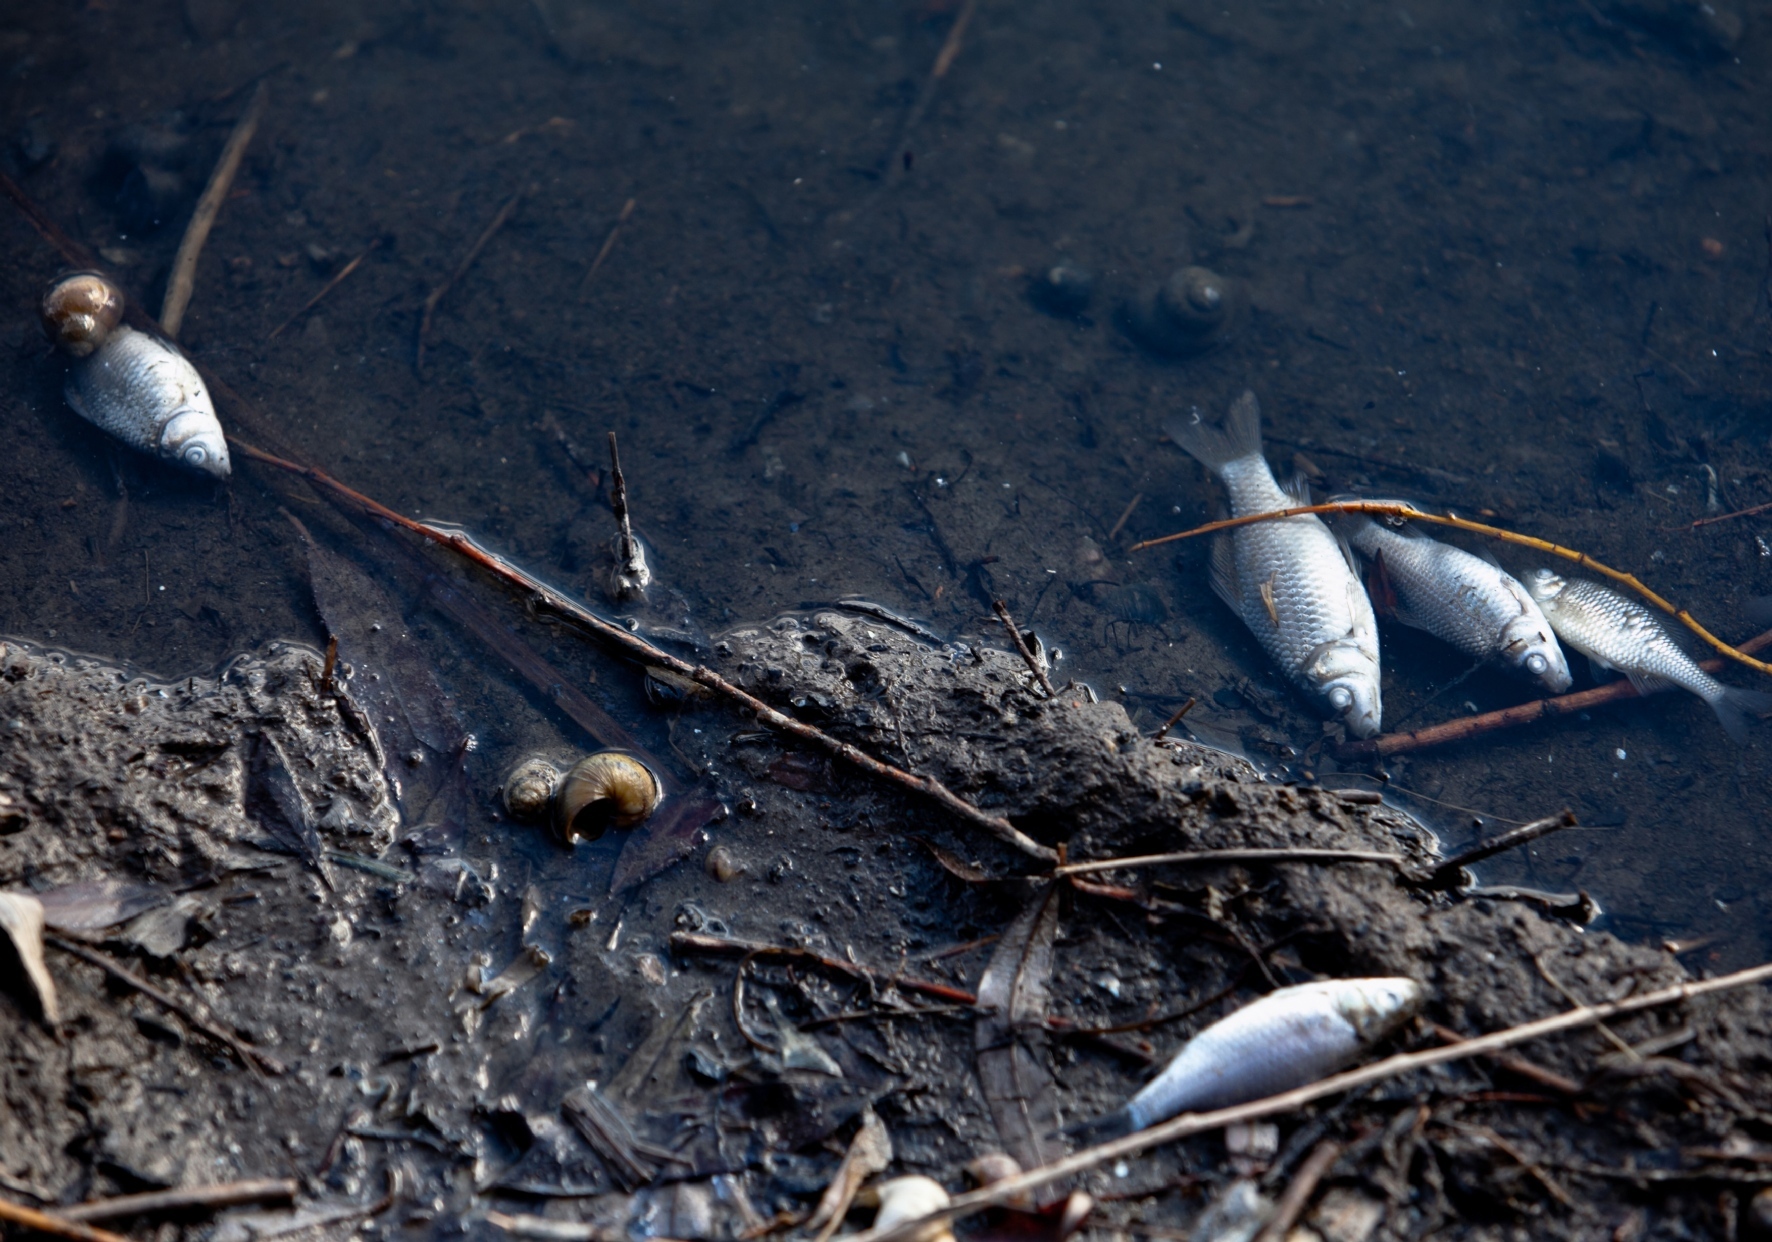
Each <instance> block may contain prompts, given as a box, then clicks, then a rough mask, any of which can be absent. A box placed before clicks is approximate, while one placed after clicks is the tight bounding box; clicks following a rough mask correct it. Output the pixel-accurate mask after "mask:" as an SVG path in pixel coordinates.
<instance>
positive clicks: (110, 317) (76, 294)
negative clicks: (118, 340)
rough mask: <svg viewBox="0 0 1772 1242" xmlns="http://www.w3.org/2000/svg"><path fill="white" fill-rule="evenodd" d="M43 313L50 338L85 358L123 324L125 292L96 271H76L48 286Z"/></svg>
mask: <svg viewBox="0 0 1772 1242" xmlns="http://www.w3.org/2000/svg"><path fill="white" fill-rule="evenodd" d="M41 310H42V315H43V330H44V331H45V332H47V333H48V334H49V339H50V340H52V341H54V342H55V343H56V345H58V346H59V347H60V348H61V349H63V350H64V351H66V352H67V353H70V354H72V355H73V356H74V357H76V358H84V357H86V355H88V354H90V353H91V352H92V351H93V350H95V349H97V348H98V347H99V346H100V345H103V344H104V343H105V340H106V339H107V338H108V337H109V336H110V335H111V330H112V329H113V328H115V327H116V326H117V325H118V324H119V323H121V322H122V320H123V291H122V290H121V289H119V288H117V286H116V285H114V284H112V283H111V282H110V281H109V280H106V279H105V278H104V277H103V276H101V275H99V274H98V273H97V272H74V273H72V274H70V275H67V276H63V277H62V278H61V279H59V280H57V281H56V282H55V283H54V284H53V285H51V286H50V287H49V292H48V293H45V294H44V295H43V305H42V308H41Z"/></svg>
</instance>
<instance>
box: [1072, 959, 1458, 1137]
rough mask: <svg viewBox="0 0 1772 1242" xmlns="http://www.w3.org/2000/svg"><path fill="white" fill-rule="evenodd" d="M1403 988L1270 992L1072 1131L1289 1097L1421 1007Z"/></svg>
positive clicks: (1349, 982)
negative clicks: (1129, 1096) (1134, 1092)
mask: <svg viewBox="0 0 1772 1242" xmlns="http://www.w3.org/2000/svg"><path fill="white" fill-rule="evenodd" d="M1425 998H1426V992H1425V991H1424V990H1423V988H1422V986H1421V985H1420V984H1419V983H1417V982H1415V980H1413V979H1404V978H1380V979H1325V980H1322V981H1321V982H1318V983H1301V984H1299V985H1297V986H1296V987H1290V988H1281V989H1280V990H1279V991H1277V992H1270V993H1268V995H1266V996H1264V997H1262V998H1261V999H1260V1000H1258V1001H1256V1002H1254V1003H1253V1004H1249V1005H1245V1006H1243V1008H1241V1009H1239V1010H1237V1011H1236V1012H1235V1013H1233V1014H1231V1015H1230V1016H1229V1017H1227V1018H1222V1019H1220V1020H1219V1021H1217V1022H1214V1023H1213V1024H1212V1025H1211V1026H1209V1027H1207V1028H1206V1029H1205V1030H1203V1031H1201V1032H1200V1033H1199V1034H1198V1035H1196V1036H1194V1037H1193V1038H1192V1039H1190V1040H1188V1042H1187V1043H1186V1044H1185V1045H1184V1046H1183V1047H1182V1050H1181V1051H1180V1052H1179V1053H1177V1054H1176V1056H1175V1059H1174V1060H1173V1061H1171V1062H1169V1064H1168V1066H1167V1067H1166V1068H1165V1069H1164V1070H1163V1072H1162V1073H1161V1074H1158V1075H1157V1076H1156V1077H1155V1078H1153V1079H1151V1081H1150V1082H1149V1083H1148V1084H1146V1086H1145V1088H1144V1090H1142V1091H1140V1092H1139V1093H1138V1094H1137V1095H1135V1096H1133V1097H1132V1099H1131V1100H1130V1101H1128V1102H1127V1103H1126V1104H1125V1105H1124V1106H1123V1107H1121V1108H1117V1109H1115V1110H1114V1111H1113V1112H1111V1113H1109V1114H1107V1115H1106V1116H1105V1117H1099V1118H1096V1119H1095V1120H1093V1121H1087V1122H1084V1123H1082V1124H1081V1125H1079V1126H1075V1127H1072V1129H1071V1131H1070V1132H1071V1133H1073V1134H1082V1135H1086V1136H1087V1137H1088V1138H1089V1139H1090V1141H1099V1140H1102V1139H1109V1138H1116V1137H1118V1136H1120V1135H1122V1134H1132V1133H1134V1132H1136V1131H1138V1130H1143V1129H1147V1128H1148V1127H1150V1126H1154V1125H1156V1124H1157V1123H1158V1122H1160V1121H1166V1120H1168V1119H1169V1118H1170V1117H1173V1116H1175V1115H1176V1114H1178V1113H1186V1112H1206V1111H1209V1110H1211V1109H1215V1108H1228V1107H1230V1106H1231V1105H1233V1104H1242V1103H1244V1102H1246V1101H1249V1100H1259V1099H1262V1098H1264V1097H1266V1096H1270V1095H1277V1094H1279V1093H1280V1092H1282V1091H1290V1090H1292V1089H1293V1088H1294V1087H1302V1086H1304V1085H1306V1084H1307V1083H1312V1082H1316V1081H1317V1080H1318V1079H1320V1078H1326V1077H1328V1076H1329V1075H1330V1074H1333V1073H1335V1072H1336V1071H1337V1070H1341V1069H1345V1068H1346V1067H1347V1066H1349V1065H1351V1064H1352V1063H1353V1062H1354V1061H1355V1060H1356V1059H1357V1058H1358V1057H1359V1056H1360V1054H1361V1053H1362V1052H1364V1051H1365V1050H1366V1049H1367V1048H1370V1047H1371V1046H1372V1045H1373V1044H1375V1043H1377V1042H1378V1041H1379V1040H1381V1039H1383V1038H1385V1037H1386V1036H1387V1035H1389V1034H1391V1033H1392V1032H1393V1031H1395V1030H1396V1029H1397V1028H1398V1027H1400V1026H1402V1025H1403V1023H1404V1022H1406V1021H1408V1020H1409V1019H1410V1018H1411V1017H1413V1016H1414V1015H1415V1013H1416V1012H1417V1011H1418V1010H1419V1009H1420V1008H1421V1004H1422V1001H1423V1000H1424V999H1425Z"/></svg>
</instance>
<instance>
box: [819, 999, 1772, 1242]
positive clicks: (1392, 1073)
mask: <svg viewBox="0 0 1772 1242" xmlns="http://www.w3.org/2000/svg"><path fill="white" fill-rule="evenodd" d="M1767 979H1772V964H1768V965H1761V966H1755V967H1752V968H1751V969H1748V970H1740V971H1736V972H1735V973H1734V974H1729V975H1722V976H1720V977H1718V978H1715V979H1701V980H1696V981H1693V982H1689V983H1678V984H1675V985H1673V986H1672V987H1666V988H1659V989H1657V990H1656V991H1653V992H1645V993H1643V994H1642V995H1640V996H1631V997H1626V998H1625V999H1624V1000H1619V1001H1609V1002H1607V1003H1605V1004H1600V1005H1584V1006H1581V1007H1579V1008H1576V1009H1571V1010H1567V1011H1565V1012H1563V1013H1559V1014H1553V1015H1551V1016H1550V1017H1548V1018H1539V1019H1537V1020H1536V1021H1533V1022H1524V1023H1521V1024H1520V1025H1518V1026H1511V1027H1508V1028H1507V1029H1506V1030H1501V1031H1495V1032H1493V1033H1492V1034H1489V1035H1481V1036H1478V1037H1476V1038H1474V1039H1470V1040H1466V1041H1465V1042H1464V1043H1462V1044H1449V1045H1445V1046H1442V1047H1439V1048H1427V1049H1423V1050H1421V1051H1419V1052H1400V1053H1397V1054H1396V1055H1395V1056H1390V1057H1386V1058H1385V1059H1384V1060H1382V1061H1375V1062H1373V1063H1372V1064H1370V1065H1364V1066H1361V1067H1360V1068H1358V1069H1352V1070H1347V1071H1345V1072H1343V1073H1340V1074H1333V1075H1331V1076H1330V1077H1328V1078H1324V1079H1321V1080H1319V1081H1317V1082H1314V1083H1311V1084H1310V1085H1308V1086H1304V1087H1298V1088H1295V1089H1294V1090H1291V1091H1285V1092H1281V1093H1280V1094H1279V1095H1271V1096H1268V1097H1267V1098H1266V1099H1261V1100H1253V1101H1251V1102H1249V1103H1247V1104H1238V1105H1235V1106H1233V1107H1230V1108H1219V1109H1214V1110H1212V1111H1210V1112H1204V1113H1183V1114H1182V1115H1181V1116H1179V1117H1175V1118H1172V1119H1170V1120H1169V1121H1165V1122H1163V1123H1161V1124H1160V1125H1155V1126H1152V1127H1151V1128H1150V1129H1148V1130H1140V1131H1139V1132H1138V1133H1136V1134H1129V1135H1126V1136H1125V1137H1124V1138H1118V1139H1114V1140H1112V1141H1110V1142H1106V1143H1100V1144H1098V1145H1096V1146H1094V1147H1088V1148H1085V1149H1084V1150H1082V1151H1080V1152H1077V1153H1076V1154H1075V1155H1072V1156H1067V1157H1066V1158H1065V1159H1063V1160H1058V1161H1054V1162H1053V1163H1052V1164H1049V1165H1047V1166H1045V1167H1044V1168H1040V1169H1034V1170H1032V1171H1030V1172H1027V1173H1023V1174H1021V1175H1020V1176H1018V1177H1009V1178H1004V1179H1003V1180H1002V1181H998V1182H993V1183H991V1184H990V1185H989V1186H986V1187H984V1188H982V1189H980V1190H975V1191H972V1192H971V1193H969V1194H963V1195H959V1196H957V1197H956V1198H955V1199H954V1201H953V1202H952V1203H950V1204H949V1205H948V1206H947V1207H945V1208H943V1209H941V1210H940V1211H937V1212H931V1213H929V1214H927V1215H925V1216H921V1217H918V1218H917V1219H915V1220H908V1221H905V1222H903V1223H901V1224H898V1225H894V1226H893V1227H892V1228H890V1229H869V1230H867V1231H865V1232H863V1233H859V1234H856V1235H854V1238H853V1242H903V1240H905V1239H910V1238H914V1237H919V1236H921V1235H922V1233H923V1230H924V1228H925V1226H927V1225H930V1224H933V1223H935V1222H937V1221H950V1220H957V1219H959V1218H960V1217H963V1216H971V1215H973V1214H975V1213H977V1212H981V1211H983V1210H984V1209H986V1208H989V1207H995V1206H997V1205H999V1204H1002V1203H1007V1202H1009V1201H1010V1200H1012V1199H1014V1198H1017V1197H1019V1196H1022V1195H1025V1194H1027V1193H1028V1192H1029V1191H1032V1190H1037V1189H1039V1188H1040V1187H1042V1186H1046V1185H1050V1184H1051V1183H1053V1182H1056V1181H1061V1180H1063V1179H1065V1178H1068V1177H1071V1176H1073V1175H1075V1174H1077V1173H1081V1172H1084V1171H1085V1170H1088V1169H1093V1168H1096V1167H1098V1166H1100V1165H1103V1164H1107V1163H1109V1162H1111V1161H1115V1160H1120V1159H1123V1158H1125V1157H1127V1156H1134V1155H1137V1154H1138V1153H1139V1152H1141V1151H1145V1150H1147V1149H1149V1148H1152V1147H1157V1146H1160V1145H1162V1144H1164V1143H1169V1142H1173V1141H1174V1140H1176V1139H1179V1138H1185V1137H1187V1136H1188V1135H1192V1134H1202V1133H1205V1132H1206V1131H1209V1130H1218V1129H1222V1128H1224V1127H1225V1126H1228V1125H1234V1124H1237V1123H1239V1122H1246V1121H1257V1120H1260V1119H1261V1118H1263V1117H1273V1116H1277V1115H1279V1114H1281V1113H1288V1112H1291V1111H1293V1110H1294V1109H1298V1108H1302V1107H1304V1106H1305V1105H1306V1104H1312V1103H1315V1102H1316V1101H1317V1100H1321V1099H1324V1098H1325V1097H1327V1096H1331V1095H1339V1094H1341V1093H1342V1092H1344V1091H1351V1090H1354V1089H1355V1088H1358V1087H1364V1086H1368V1085H1370V1084H1372V1083H1376V1082H1384V1081H1386V1080H1387V1079H1391V1078H1395V1077H1397V1076H1398V1075H1401V1074H1406V1073H1409V1072H1411V1071H1413V1070H1418V1069H1427V1068H1429V1067H1430V1066H1434V1065H1444V1064H1446V1063H1448V1062H1452V1061H1462V1060H1465V1059H1467V1058H1469V1057H1474V1056H1485V1055H1487V1054H1489V1053H1491V1052H1496V1051H1499V1050H1501V1049H1504V1048H1511V1047H1513V1046H1514V1045H1516V1044H1522V1043H1525V1042H1526V1041H1528V1040H1532V1039H1539V1038H1542V1037H1543V1036H1546V1035H1555V1034H1559V1033H1561V1032H1563V1031H1573V1030H1579V1029H1580V1028H1582V1027H1586V1026H1592V1025H1594V1024H1595V1023H1597V1022H1604V1021H1606V1020H1607V1019H1609V1018H1614V1017H1617V1016H1619V1015H1621V1014H1627V1013H1636V1012H1638V1011H1640V1010H1644V1009H1653V1008H1655V1007H1657V1006H1660V1005H1668V1004H1672V1003H1674V1002H1676V1001H1683V1000H1689V999H1691V998H1693V997H1696V996H1706V995H1709V994H1710V993H1713V992H1724V991H1730V990H1732V989H1735V988H1743V987H1747V986H1748V985H1750V984H1754V983H1760V982H1763V981H1765V980H1767Z"/></svg>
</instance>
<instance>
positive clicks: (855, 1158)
mask: <svg viewBox="0 0 1772 1242" xmlns="http://www.w3.org/2000/svg"><path fill="white" fill-rule="evenodd" d="M891 1163H892V1136H891V1135H890V1134H888V1133H887V1132H886V1125H885V1123H884V1122H882V1121H881V1120H880V1119H879V1118H878V1117H877V1116H875V1115H874V1110H873V1109H871V1108H864V1109H862V1110H861V1128H860V1129H858V1130H857V1131H856V1132H855V1137H854V1138H853V1139H851V1140H850V1141H849V1150H848V1151H846V1152H844V1153H843V1163H842V1164H840V1165H838V1166H837V1174H836V1176H835V1177H833V1178H831V1184H830V1185H829V1186H826V1187H825V1191H824V1197H823V1198H821V1199H819V1201H818V1207H817V1209H816V1210H814V1211H813V1213H812V1219H811V1220H809V1221H807V1222H806V1228H808V1229H816V1230H818V1242H826V1239H828V1238H829V1237H830V1236H831V1235H832V1234H833V1233H835V1232H836V1231H837V1227H838V1226H839V1225H841V1224H842V1223H843V1218H844V1217H845V1216H847V1215H848V1214H849V1205H850V1204H851V1203H853V1202H855V1192H856V1191H857V1190H859V1189H860V1188H861V1184H862V1183H863V1182H865V1181H866V1180H867V1179H868V1178H870V1177H872V1176H874V1175H875V1174H876V1173H884V1172H885V1171H886V1168H887V1166H888V1165H890V1164H891Z"/></svg>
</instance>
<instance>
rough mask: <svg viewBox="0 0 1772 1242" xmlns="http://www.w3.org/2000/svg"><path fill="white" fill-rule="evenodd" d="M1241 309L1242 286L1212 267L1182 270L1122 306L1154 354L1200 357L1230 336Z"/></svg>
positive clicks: (1133, 331)
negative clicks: (1199, 355) (1194, 355)
mask: <svg viewBox="0 0 1772 1242" xmlns="http://www.w3.org/2000/svg"><path fill="white" fill-rule="evenodd" d="M1243 309H1244V298H1243V295H1242V288H1241V286H1239V285H1238V284H1236V283H1235V282H1234V281H1230V280H1227V279H1225V278H1224V277H1223V276H1220V275H1219V274H1218V273H1217V272H1214V271H1212V270H1211V269H1210V268H1204V267H1184V268H1181V269H1180V270H1179V271H1177V272H1175V273H1173V274H1172V275H1170V277H1169V278H1168V279H1167V280H1165V281H1163V282H1161V283H1160V284H1155V285H1150V286H1148V287H1146V288H1145V289H1144V290H1142V291H1141V292H1140V293H1139V294H1138V296H1137V297H1135V298H1133V299H1132V300H1131V301H1129V302H1128V303H1126V305H1125V307H1124V309H1123V322H1124V326H1125V328H1126V331H1127V332H1128V333H1129V334H1130V335H1131V336H1132V338H1133V339H1134V340H1136V341H1137V342H1138V343H1139V344H1141V345H1143V346H1144V347H1145V348H1146V349H1149V350H1151V351H1152V352H1154V353H1159V354H1166V355H1168V356H1170V357H1173V358H1184V357H1188V356H1191V355H1193V354H1200V353H1204V352H1205V351H1206V350H1208V349H1210V348H1212V346H1213V345H1215V344H1217V343H1218V341H1220V340H1221V339H1223V338H1224V337H1225V336H1226V335H1227V334H1228V333H1230V332H1231V331H1232V330H1233V329H1234V328H1235V327H1236V326H1237V324H1238V322H1239V321H1240V319H1241V314H1242V311H1243Z"/></svg>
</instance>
